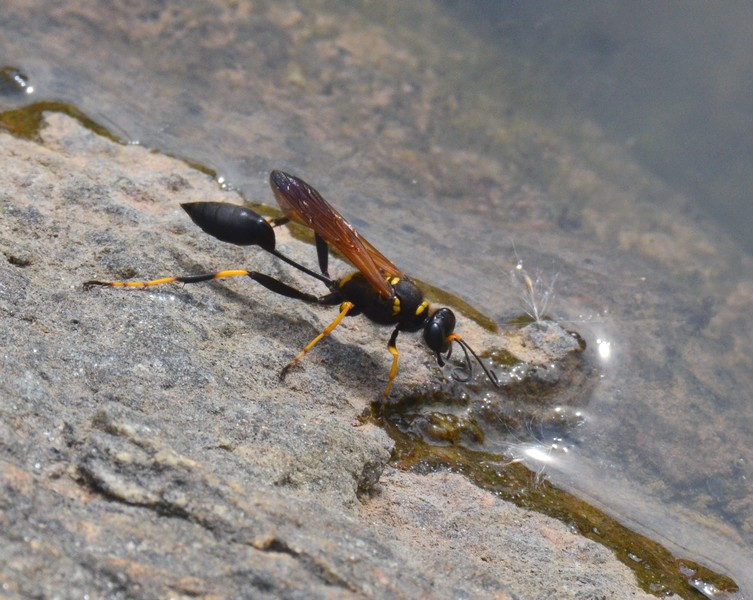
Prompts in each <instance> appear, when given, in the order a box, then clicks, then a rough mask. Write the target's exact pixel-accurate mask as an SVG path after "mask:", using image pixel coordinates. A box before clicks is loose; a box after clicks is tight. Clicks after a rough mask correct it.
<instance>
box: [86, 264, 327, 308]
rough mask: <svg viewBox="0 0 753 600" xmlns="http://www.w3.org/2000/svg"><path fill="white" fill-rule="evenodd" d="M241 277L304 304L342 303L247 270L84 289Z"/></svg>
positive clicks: (91, 283) (89, 285)
mask: <svg viewBox="0 0 753 600" xmlns="http://www.w3.org/2000/svg"><path fill="white" fill-rule="evenodd" d="M241 276H246V277H250V278H251V279H253V280H254V281H256V282H257V283H259V284H261V285H263V286H264V287H265V288H267V289H268V290H270V291H272V292H274V293H276V294H280V295H281V296H286V297H288V298H293V299H295V300H302V301H303V302H308V303H310V304H323V305H327V306H331V305H333V304H337V303H338V302H340V299H341V298H340V295H339V294H336V293H331V294H327V295H326V296H314V295H313V294H307V293H306V292H302V291H300V290H298V289H296V288H294V287H292V286H290V285H288V284H287V283H283V282H282V281H280V280H278V279H275V278H274V277H270V276H269V275H265V274H264V273H259V272H257V271H248V270H246V269H233V270H227V271H218V272H217V273H207V274H205V275H185V276H181V277H162V278H161V279H153V280H151V281H87V282H86V283H84V289H87V290H88V289H91V288H92V287H94V286H104V287H136V288H142V289H143V288H146V287H151V286H154V285H162V284H163V283H172V282H178V283H201V282H202V281H211V280H213V279H222V278H224V277H241Z"/></svg>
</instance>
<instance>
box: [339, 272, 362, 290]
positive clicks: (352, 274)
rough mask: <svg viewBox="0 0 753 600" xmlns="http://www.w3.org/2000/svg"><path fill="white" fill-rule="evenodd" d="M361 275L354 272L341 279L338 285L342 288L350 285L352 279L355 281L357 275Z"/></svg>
mask: <svg viewBox="0 0 753 600" xmlns="http://www.w3.org/2000/svg"><path fill="white" fill-rule="evenodd" d="M359 274H360V272H359V271H353V272H352V273H349V274H348V275H346V276H345V277H343V278H342V279H340V281H339V282H338V283H337V286H338V287H340V288H342V287H343V286H344V285H345V284H346V283H348V282H349V281H350V280H351V279H353V278H354V277H355V276H356V275H359Z"/></svg>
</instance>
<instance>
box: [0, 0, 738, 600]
mask: <svg viewBox="0 0 753 600" xmlns="http://www.w3.org/2000/svg"><path fill="white" fill-rule="evenodd" d="M752 12H753V9H751V8H750V6H749V5H747V4H743V3H740V4H737V5H734V4H725V5H724V6H723V7H721V6H719V5H716V4H711V3H708V4H707V3H684V4H654V3H648V2H646V3H643V2H639V3H629V4H628V3H624V4H623V3H616V2H600V3H566V4H565V3H549V2H524V3H497V2H480V1H479V2H473V3H462V4H460V3H444V4H441V3H440V4H436V3H429V2H415V3H410V4H407V3H400V2H383V3H369V2H363V3H360V2H357V3H343V2H336V1H334V0H333V1H324V0H322V1H319V2H307V3H296V2H265V1H259V2H237V3H223V2H180V3H179V2H174V3H173V2H162V3H157V4H155V3H152V2H134V3H129V5H128V7H124V6H120V7H118V8H113V7H112V6H110V4H109V3H105V2H102V3H99V2H81V3H77V2H65V3H63V2H42V1H39V2H20V1H19V2H14V1H10V2H7V3H6V4H5V5H4V8H3V9H2V14H0V34H1V35H0V52H1V53H2V56H3V63H4V64H7V65H14V66H17V67H19V68H20V69H22V70H23V71H24V72H25V73H26V74H27V75H28V77H29V80H30V82H31V84H32V85H33V86H34V92H33V94H18V95H15V96H6V97H3V98H0V104H2V108H10V107H14V106H18V105H21V104H23V103H25V102H28V101H29V100H30V99H33V100H37V99H39V100H42V99H45V100H47V99H58V100H62V101H65V102H69V103H71V104H73V105H75V106H77V107H78V108H80V109H81V110H83V111H84V112H85V113H87V114H88V115H89V116H90V117H92V118H94V119H95V120H97V121H99V122H101V123H102V124H104V125H105V126H108V127H110V128H111V129H112V130H113V131H114V133H116V134H117V135H119V136H121V137H122V138H123V139H125V140H128V141H132V142H139V143H143V144H145V145H147V146H149V147H152V148H155V149H157V150H159V151H162V152H167V153H171V154H175V155H178V156H181V157H185V158H188V159H190V160H193V161H196V162H198V163H201V164H204V165H206V166H208V167H211V168H213V169H215V170H216V171H217V173H218V174H219V175H220V176H221V177H223V178H224V181H225V182H227V183H229V184H230V185H231V186H233V187H236V188H238V189H240V190H242V192H243V193H244V194H245V195H246V197H247V198H249V199H250V200H253V201H261V202H268V203H270V204H271V203H272V202H273V200H272V197H271V194H270V192H269V191H268V187H267V183H266V178H267V175H268V173H269V171H270V170H271V169H273V168H281V169H286V170H289V171H291V172H293V173H296V174H299V175H301V176H302V177H304V178H305V179H307V180H308V181H309V182H311V183H312V184H314V185H315V186H316V187H317V188H318V189H319V190H320V191H321V192H322V193H323V194H324V195H325V197H326V198H328V199H330V200H331V201H332V202H333V203H334V204H336V205H337V206H338V207H339V208H341V209H342V210H343V212H344V213H345V214H346V215H348V216H350V217H352V221H353V223H354V224H355V225H356V226H357V227H358V228H359V229H361V230H362V231H364V232H365V233H366V234H367V236H368V237H369V239H370V240H371V241H372V242H374V243H375V245H377V246H378V247H380V248H383V249H385V250H386V251H387V253H388V254H389V256H390V257H391V258H393V259H394V260H395V262H396V263H397V264H398V265H400V266H401V267H402V268H404V269H405V270H406V271H408V272H410V273H414V274H415V275H416V276H417V277H419V278H421V279H424V280H426V281H429V282H431V283H433V284H435V285H438V286H440V287H443V288H445V289H447V290H448V291H450V292H452V293H455V294H458V295H459V296H461V297H464V298H465V299H467V300H470V301H472V302H473V303H474V304H476V305H477V306H478V307H479V308H481V309H482V310H484V311H486V312H487V313H488V314H490V315H491V316H492V317H493V318H495V319H496V320H497V321H499V322H504V321H505V320H506V319H509V318H512V317H515V316H516V315H519V314H520V313H521V312H522V310H524V309H525V306H526V298H525V296H526V293H525V289H524V288H522V287H521V286H520V284H519V282H517V283H516V282H515V280H513V279H511V277H510V273H511V271H513V270H514V267H515V265H516V264H518V263H519V262H522V263H523V265H524V266H525V269H526V270H527V271H528V272H529V273H530V274H531V275H532V276H533V277H534V278H535V279H536V278H538V279H540V281H541V286H542V289H544V290H545V289H548V288H549V286H550V285H552V284H553V285H552V289H553V291H554V294H555V297H554V299H553V301H552V302H551V304H550V313H551V314H552V315H554V316H556V317H557V318H558V319H560V320H562V321H564V322H566V323H568V324H570V325H571V326H572V327H574V328H576V329H577V330H578V331H579V332H580V333H581V335H582V336H583V337H584V338H585V339H586V340H587V342H588V344H589V348H590V352H591V359H592V360H593V361H594V362H597V363H598V364H599V367H600V369H601V373H602V381H601V383H600V384H599V386H598V387H597V389H596V391H595V392H594V394H593V396H592V397H591V398H589V399H588V403H587V404H586V405H585V406H584V408H583V410H584V414H585V415H586V421H585V423H584V424H583V425H582V426H581V427H580V428H579V429H578V430H577V431H575V432H572V434H571V436H570V437H569V439H567V440H565V442H564V443H560V444H559V445H558V446H557V447H556V448H555V447H553V446H552V444H551V443H548V442H547V440H540V441H539V442H536V441H535V437H536V436H535V435H534V436H532V438H531V439H519V440H516V443H515V444H514V445H513V447H512V448H511V450H510V451H511V452H514V453H518V454H519V455H520V456H522V457H524V458H526V459H527V460H528V461H529V464H531V466H532V467H533V468H540V469H542V472H543V473H544V474H545V475H547V476H549V477H551V478H552V479H553V480H554V481H556V482H558V483H560V484H561V485H563V486H566V487H568V488H569V489H574V490H577V491H578V492H579V493H580V494H581V495H583V496H585V497H586V498H588V499H589V500H590V501H592V502H593V503H595V504H597V505H599V506H603V507H604V509H605V510H607V511H608V512H610V513H612V514H615V515H617V516H619V517H620V518H621V519H623V520H625V521H626V522H628V523H631V524H632V525H633V526H635V527H636V528H637V529H639V530H640V531H643V532H645V533H647V534H648V535H649V536H650V537H652V538H654V539H657V540H658V541H661V542H663V543H666V544H668V545H669V547H670V548H672V549H674V550H675V551H677V553H678V554H679V555H682V556H687V557H689V558H695V559H697V560H699V561H700V562H705V563H706V564H708V565H709V566H711V567H714V568H717V569H718V570H720V571H723V572H726V573H729V574H731V575H732V576H733V577H734V578H735V579H736V581H737V582H738V584H740V585H741V586H742V588H743V591H744V592H745V593H747V594H749V595H753V580H751V576H750V569H749V567H750V565H751V564H753V485H752V484H751V478H753V443H751V442H752V441H753V433H752V432H753V402H752V401H751V393H750V391H749V390H750V389H751V387H752V386H751V384H753V369H751V361H750V358H749V356H750V351H749V350H750V345H751V341H752V340H753V331H751V329H752V326H751V324H750V319H749V315H750V312H751V307H752V305H753V284H752V283H751V282H752V281H753V278H752V277H751V275H752V274H753V260H752V259H751V256H750V251H751V248H753V234H752V233H751V232H752V231H753V228H752V227H751V224H753V223H752V221H753V216H752V215H753V211H751V210H750V202H749V189H750V185H749V184H750V181H751V173H753V170H751V166H753V165H751V164H750V163H751V162H752V161H753V152H751V144H752V143H753V142H751V140H752V139H753V137H752V136H751V134H752V133H753V131H752V130H753V110H752V109H753V106H752V105H751V103H752V102H753V101H752V100H751V98H753V94H751V89H750V88H751V86H753V80H751V78H750V77H749V73H750V71H751V69H750V66H751V61H753V58H751V57H753V52H751V50H753V48H751V46H753V35H751V33H753V32H751V28H752V27H753V25H751V23H753V19H751V17H753V14H750V13H752ZM532 433H535V432H532Z"/></svg>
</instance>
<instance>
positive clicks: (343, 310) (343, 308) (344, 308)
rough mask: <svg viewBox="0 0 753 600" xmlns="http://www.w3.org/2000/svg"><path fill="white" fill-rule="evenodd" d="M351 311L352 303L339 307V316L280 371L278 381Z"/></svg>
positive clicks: (344, 303)
mask: <svg viewBox="0 0 753 600" xmlns="http://www.w3.org/2000/svg"><path fill="white" fill-rule="evenodd" d="M352 309H353V303H352V302H343V303H342V304H341V305H340V314H339V315H337V318H336V319H335V320H334V321H332V322H331V323H330V324H329V325H327V328H326V329H325V330H324V331H322V332H321V333H320V334H319V335H317V336H316V337H315V338H314V339H313V340H311V341H310V342H309V343H308V344H307V345H306V347H305V348H304V349H303V350H301V351H300V353H299V354H298V356H296V357H295V358H294V359H293V360H291V361H290V362H289V363H288V364H287V365H285V367H284V368H283V369H282V371H280V379H284V378H285V375H287V374H288V371H289V370H290V368H291V367H292V366H293V365H294V364H295V363H297V362H298V361H299V360H301V359H302V358H303V357H304V356H305V354H306V353H307V352H308V351H309V350H311V349H312V348H313V347H314V346H316V345H317V344H318V343H319V342H320V341H321V340H322V339H323V338H325V337H327V336H328V335H329V334H330V333H332V332H333V331H334V330H335V328H336V327H337V326H338V325H339V324H340V321H342V320H343V319H344V318H345V316H346V315H347V314H348V313H349V312H350V311H351V310H352Z"/></svg>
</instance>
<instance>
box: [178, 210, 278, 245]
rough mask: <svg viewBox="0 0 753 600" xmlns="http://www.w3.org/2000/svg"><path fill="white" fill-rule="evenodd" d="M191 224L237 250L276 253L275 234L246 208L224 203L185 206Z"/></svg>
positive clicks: (262, 220) (263, 221) (268, 225)
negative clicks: (256, 248)
mask: <svg viewBox="0 0 753 600" xmlns="http://www.w3.org/2000/svg"><path fill="white" fill-rule="evenodd" d="M181 206H182V207H183V210H185V211H186V212H187V213H188V216H189V217H191V220H192V221H193V222H194V223H196V224H197V225H198V226H199V227H201V229H203V230H204V231H205V232H206V233H208V234H209V235H211V236H212V237H216V238H217V239H218V240H220V241H222V242H227V243H228V244H235V245H236V246H260V247H261V248H262V249H264V250H266V251H267V252H272V251H273V250H274V249H275V232H274V229H272V226H271V225H270V224H269V223H268V222H267V221H266V219H264V217H262V216H261V215H260V214H258V213H256V212H254V211H253V210H251V209H250V208H246V207H245V206H239V205H237V204H227V203H224V202H187V203H185V204H181Z"/></svg>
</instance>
